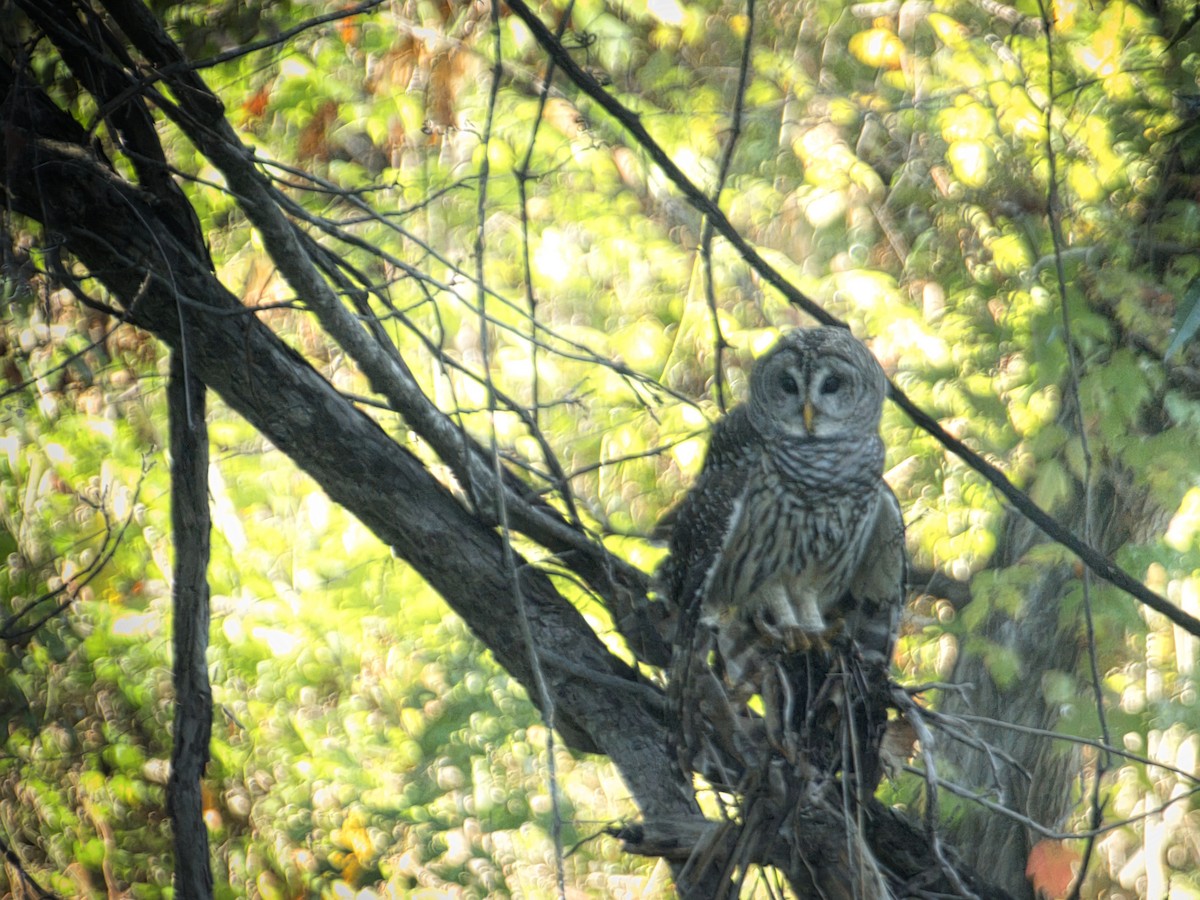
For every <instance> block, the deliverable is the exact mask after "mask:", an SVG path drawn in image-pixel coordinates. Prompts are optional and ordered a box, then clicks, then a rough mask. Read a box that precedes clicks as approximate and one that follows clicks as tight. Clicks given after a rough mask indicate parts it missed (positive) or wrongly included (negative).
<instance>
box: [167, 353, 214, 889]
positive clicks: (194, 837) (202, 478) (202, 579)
mask: <svg viewBox="0 0 1200 900" xmlns="http://www.w3.org/2000/svg"><path fill="white" fill-rule="evenodd" d="M204 400H205V388H204V383H203V382H202V381H200V379H199V378H197V377H196V376H195V375H194V374H192V373H190V372H188V370H187V368H186V367H185V366H184V363H183V355H182V354H181V353H179V352H172V353H171V374H170V377H169V379H168V381H167V415H168V417H169V419H170V432H171V529H172V533H173V537H174V544H175V567H174V568H175V571H174V584H173V585H172V586H171V594H172V608H173V611H174V620H173V626H172V634H171V638H172V643H173V647H174V651H175V663H174V673H173V674H174V682H175V731H174V736H173V741H172V745H171V778H170V781H169V782H168V784H167V808H168V810H169V811H170V814H171V821H172V824H173V825H174V829H175V865H176V868H175V889H176V891H177V892H178V894H179V896H180V897H182V898H184V900H207V898H210V897H212V889H213V876H212V868H211V867H210V865H209V860H208V827H207V826H206V825H205V823H204V803H203V798H202V795H201V791H200V780H201V779H202V778H203V777H204V769H205V767H206V766H207V765H208V746H209V739H210V737H211V736H212V712H213V710H212V687H211V686H210V685H209V682H208V660H207V651H208V623H209V602H208V600H209V597H208V560H209V543H210V537H211V527H212V522H211V517H210V514H209V509H208V426H207V425H206V424H205V421H204Z"/></svg>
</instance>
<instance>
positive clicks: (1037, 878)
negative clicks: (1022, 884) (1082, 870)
mask: <svg viewBox="0 0 1200 900" xmlns="http://www.w3.org/2000/svg"><path fill="white" fill-rule="evenodd" d="M1080 860H1081V857H1080V855H1079V851H1078V850H1076V849H1075V848H1074V847H1071V846H1069V845H1067V844H1064V843H1063V842H1062V841H1054V840H1050V839H1049V838H1047V839H1045V840H1041V841H1038V842H1037V843H1036V844H1034V845H1033V849H1032V850H1030V851H1029V860H1028V861H1027V862H1026V864H1025V877H1026V878H1028V879H1029V883H1030V884H1031V885H1033V890H1034V892H1035V893H1036V894H1037V895H1038V896H1039V897H1045V898H1047V900H1058V898H1061V897H1065V896H1067V892H1068V891H1070V890H1071V884H1072V883H1073V882H1074V881H1075V875H1076V873H1077V872H1078V871H1079V863H1080Z"/></svg>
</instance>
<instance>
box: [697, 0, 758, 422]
mask: <svg viewBox="0 0 1200 900" xmlns="http://www.w3.org/2000/svg"><path fill="white" fill-rule="evenodd" d="M746 22H747V24H746V38H745V40H744V41H743V42H742V61H741V66H740V68H739V69H738V83H737V90H736V91H735V93H734V97H733V112H732V113H730V120H731V121H730V126H729V140H728V141H726V143H725V149H724V150H723V151H722V152H721V162H720V165H719V167H718V169H717V183H716V185H715V186H714V187H713V194H712V199H713V203H714V204H717V205H718V206H719V205H720V202H721V192H722V191H723V190H724V189H725V181H726V179H728V178H729V167H730V165H731V164H732V163H733V151H734V149H735V148H736V147H737V141H738V138H739V137H741V134H742V106H743V104H744V103H745V100H746V82H747V81H748V80H749V74H750V51H751V50H752V49H753V47H754V0H746ZM712 239H713V223H712V220H711V219H709V218H705V220H704V229H703V231H702V232H701V235H700V258H701V259H702V260H703V262H704V295H705V298H706V299H707V301H708V310H709V315H710V316H711V317H712V328H713V382H714V384H713V387H714V388H715V389H716V392H717V407H718V408H719V409H720V410H721V412H722V413H724V412H725V411H726V409H725V367H724V360H725V350H726V349H727V348H728V347H729V342H728V341H726V340H725V334H724V332H722V331H721V317H720V315H719V314H718V311H717V295H716V289H715V287H714V286H713V270H712Z"/></svg>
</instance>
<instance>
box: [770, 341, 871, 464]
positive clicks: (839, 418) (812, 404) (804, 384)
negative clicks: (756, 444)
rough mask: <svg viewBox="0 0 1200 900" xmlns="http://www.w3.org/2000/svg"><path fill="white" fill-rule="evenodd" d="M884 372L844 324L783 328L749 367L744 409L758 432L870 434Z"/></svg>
mask: <svg viewBox="0 0 1200 900" xmlns="http://www.w3.org/2000/svg"><path fill="white" fill-rule="evenodd" d="M886 388H887V378H886V376H885V375H884V374H883V369H882V368H880V366H879V363H878V362H877V361H876V359H875V357H873V356H872V355H871V352H870V351H869V350H868V349H867V348H866V347H865V346H863V344H862V343H861V342H859V341H858V340H857V339H856V338H855V337H854V336H853V335H852V334H850V332H849V331H847V330H846V329H844V328H829V327H825V328H797V329H795V330H794V331H789V332H788V333H787V334H785V335H784V336H783V337H782V338H780V339H779V342H778V343H777V344H775V346H774V347H772V348H771V349H770V350H769V351H767V353H766V355H764V356H763V357H761V358H760V359H759V360H758V362H756V363H755V365H754V369H753V371H752V372H751V373H750V400H749V406H750V409H749V412H750V416H751V419H752V421H753V422H754V424H755V426H756V427H757V428H758V429H759V431H760V432H761V433H762V434H764V435H776V436H781V437H786V438H792V439H797V440H808V439H814V438H815V439H828V438H847V437H856V436H863V435H867V434H876V433H878V431H879V417H880V413H881V412H882V409H883V398H884V393H885V390H886Z"/></svg>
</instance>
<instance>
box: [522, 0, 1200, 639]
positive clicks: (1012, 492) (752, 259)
mask: <svg viewBox="0 0 1200 900" xmlns="http://www.w3.org/2000/svg"><path fill="white" fill-rule="evenodd" d="M506 2H507V3H508V7H509V9H511V10H512V11H513V13H514V14H515V15H516V16H517V17H518V18H520V19H521V21H522V22H524V23H525V24H526V26H528V28H529V30H530V31H531V32H532V33H533V36H534V38H536V40H537V42H538V43H539V44H541V46H542V49H544V50H545V51H546V53H547V54H549V55H550V57H551V58H552V59H553V60H554V61H555V64H556V65H557V66H558V68H560V69H561V70H562V71H563V73H564V74H566V75H567V77H569V78H570V79H571V81H572V82H573V83H574V84H575V86H576V87H578V88H579V90H581V91H582V92H583V93H585V94H586V95H587V96H588V97H590V98H591V99H592V100H594V101H595V102H596V103H597V104H598V105H599V106H600V107H601V108H603V109H604V110H605V111H606V112H607V113H608V114H609V115H610V116H612V117H613V119H615V120H616V121H617V122H618V123H619V124H620V125H621V126H622V127H624V128H625V130H626V131H627V132H629V134H630V136H631V137H633V139H634V140H635V141H636V142H637V144H638V146H640V147H641V148H642V150H644V151H645V152H646V154H647V155H648V156H649V157H650V159H651V160H653V161H654V163H655V165H657V166H658V167H659V169H661V170H662V172H663V174H664V175H666V176H667V178H668V179H669V180H670V181H671V183H672V184H674V185H675V187H676V189H677V190H678V191H679V192H680V193H681V194H683V196H684V198H685V199H686V200H687V201H688V203H690V204H691V205H692V207H694V208H695V209H696V210H697V211H698V212H700V213H702V214H703V215H704V216H705V217H706V218H707V219H708V221H710V222H712V224H713V227H714V228H715V229H716V230H717V231H718V232H719V233H720V234H721V236H722V237H723V238H725V240H727V241H729V243H730V244H731V245H732V246H733V247H734V249H735V250H737V252H738V254H739V255H740V256H741V257H742V259H743V260H745V262H746V264H747V265H749V266H750V267H751V268H752V269H754V271H756V272H757V273H758V274H759V275H760V276H762V278H763V280H764V281H766V282H767V283H768V284H770V285H771V286H772V287H774V288H775V289H776V290H778V291H779V292H780V293H781V294H782V295H783V296H784V297H785V298H786V299H787V300H788V302H790V303H792V304H793V305H795V306H798V307H799V308H800V309H802V310H804V311H805V312H806V313H808V314H809V315H810V316H812V317H813V318H814V319H816V320H817V321H818V322H821V323H823V324H826V325H834V326H840V327H843V328H844V327H846V323H844V322H842V321H841V320H840V319H838V318H836V317H835V316H833V315H831V314H830V313H829V312H827V311H826V310H825V309H823V308H822V307H821V306H820V305H819V304H818V303H817V302H816V301H815V300H813V299H812V298H811V297H809V296H808V295H806V294H805V293H803V292H802V291H800V290H799V289H798V288H797V287H796V286H795V285H793V284H792V283H791V282H790V281H788V280H787V278H786V277H784V275H783V274H782V273H780V272H779V271H778V270H777V269H775V268H774V267H773V266H771V265H770V264H769V263H768V262H767V261H766V260H765V259H763V257H762V256H761V255H760V254H759V253H758V251H757V250H755V249H754V247H753V246H752V245H751V244H750V242H749V241H747V240H746V239H745V238H744V237H742V235H741V234H740V233H739V232H738V231H737V229H736V228H735V227H734V226H733V224H732V223H731V222H730V221H729V219H728V218H727V217H726V216H725V214H724V213H723V212H722V211H721V209H720V207H719V206H718V205H717V203H716V202H715V201H714V200H713V199H712V198H710V197H709V196H708V195H707V194H705V193H704V192H703V191H702V190H700V188H699V187H697V186H696V185H695V184H694V183H693V182H692V181H691V179H689V178H688V177H687V176H686V175H685V174H684V173H683V171H682V170H681V169H680V168H679V167H678V166H677V165H675V163H674V162H673V161H672V160H671V157H670V156H669V155H667V152H666V151H665V150H664V149H663V148H662V146H661V145H660V144H659V143H658V142H657V141H656V140H654V138H653V137H652V136H651V135H650V133H649V132H648V131H647V130H646V127H645V126H644V125H643V124H642V122H641V119H640V118H639V116H638V115H637V113H635V112H633V111H632V110H631V109H629V108H628V107H627V106H625V105H624V104H623V103H621V101H619V100H618V99H617V98H615V97H614V96H612V95H611V94H610V93H608V92H607V91H606V90H605V89H604V87H603V86H602V85H601V84H600V82H599V81H597V80H596V78H595V77H594V76H593V75H591V74H590V73H589V72H587V71H586V70H585V69H584V68H583V67H581V66H580V65H579V64H578V63H576V62H575V60H574V58H573V57H572V56H571V54H570V52H568V51H567V49H566V48H565V47H564V46H563V44H562V42H561V41H558V40H556V39H555V37H554V35H553V34H552V33H551V32H550V30H549V29H548V28H547V27H546V26H545V24H543V23H542V21H541V19H539V18H538V17H537V15H536V14H535V13H534V12H533V11H532V10H531V9H530V8H529V6H528V5H527V4H526V3H525V2H524V0H506ZM888 395H889V396H890V397H891V399H892V402H893V403H895V404H896V405H897V406H898V407H900V409H902V410H904V412H905V413H906V414H907V415H908V417H909V418H910V419H912V420H913V422H915V423H916V424H917V426H919V427H920V428H921V429H922V430H924V431H925V432H927V433H928V434H929V435H931V436H932V437H933V438H934V439H935V440H937V441H938V443H940V444H941V445H942V446H943V447H945V448H946V449H947V450H949V451H950V452H951V453H953V454H954V455H955V456H957V457H958V458H959V459H961V460H962V461H963V462H965V463H966V464H967V465H968V466H970V467H971V468H972V469H974V470H975V471H976V472H978V473H979V474H980V475H982V476H983V478H984V479H985V480H986V481H987V482H988V483H989V484H991V485H992V486H993V487H994V488H995V489H996V490H997V491H998V492H999V493H1000V494H1001V495H1002V496H1003V497H1004V498H1005V499H1006V500H1008V501H1009V502H1010V503H1011V504H1012V505H1013V506H1014V507H1015V508H1016V509H1017V510H1018V511H1019V512H1020V513H1021V514H1022V515H1023V516H1025V517H1026V518H1028V519H1029V521H1030V522H1032V523H1033V524H1034V525H1035V526H1037V528H1038V529H1039V530H1040V531H1042V532H1043V533H1044V534H1045V535H1046V536H1047V537H1049V538H1051V539H1052V540H1054V541H1057V542H1058V543H1060V544H1062V545H1063V546H1064V547H1066V548H1067V549H1068V550H1070V551H1071V552H1073V553H1074V554H1075V555H1076V556H1078V557H1079V559H1080V560H1081V561H1082V562H1083V564H1084V565H1085V566H1087V567H1088V568H1089V569H1090V570H1091V571H1092V572H1094V573H1095V574H1096V575H1097V576H1099V577H1100V578H1103V579H1104V580H1105V581H1107V582H1109V583H1110V584H1113V585H1115V586H1116V587H1119V588H1120V589H1121V590H1123V591H1125V592H1126V593H1128V594H1129V595H1130V596H1132V597H1134V598H1135V599H1137V600H1139V601H1141V602H1142V603H1143V604H1145V605H1146V606H1148V607H1150V608H1151V609H1153V610H1154V611H1155V612H1158V613H1161V614H1162V615H1164V616H1166V617H1167V618H1168V619H1170V620H1171V621H1172V622H1174V623H1175V624H1176V625H1178V626H1179V627H1180V628H1182V629H1184V630H1185V631H1187V632H1188V633H1189V634H1193V635H1196V636H1197V637H1200V619H1197V618H1196V617H1195V616H1192V615H1190V614H1189V613H1187V612H1185V611H1183V610H1182V609H1180V608H1179V607H1178V606H1176V605H1175V604H1173V603H1171V601H1170V600H1168V599H1166V598H1165V597H1162V596H1160V595H1159V594H1156V593H1155V592H1154V591H1152V590H1150V589H1149V588H1148V587H1146V585H1144V584H1142V583H1141V582H1140V581H1138V580H1137V579H1135V578H1133V577H1132V576H1131V575H1129V573H1127V572H1125V571H1124V570H1123V569H1121V568H1119V567H1118V566H1117V565H1116V564H1115V563H1114V562H1113V561H1112V560H1111V559H1109V558H1108V557H1107V556H1105V555H1104V554H1103V553H1101V552H1100V551H1099V550H1097V549H1096V548H1095V547H1093V546H1092V545H1091V544H1089V543H1087V542H1086V541H1084V540H1082V539H1081V538H1079V536H1077V535H1076V534H1075V533H1074V532H1072V531H1071V530H1070V529H1069V528H1067V527H1066V526H1064V525H1063V524H1062V523H1061V522H1059V521H1058V520H1057V519H1055V518H1054V517H1053V516H1051V515H1050V514H1049V513H1047V512H1046V511H1045V510H1043V509H1042V508H1041V507H1040V506H1038V505H1037V504H1036V503H1034V502H1033V500H1031V499H1030V497H1029V495H1028V494H1026V493H1025V492H1024V491H1022V490H1021V489H1020V488H1018V487H1017V486H1016V485H1015V484H1013V483H1012V482H1011V481H1009V480H1008V478H1007V476H1005V474H1004V473H1003V472H1001V471H1000V470H999V469H998V468H996V467H995V466H993V465H992V464H991V463H989V462H988V461H987V460H985V459H984V458H983V457H982V456H980V455H979V454H978V453H976V452H975V451H974V450H972V449H971V448H970V447H968V446H967V445H966V444H964V443H963V442H962V441H960V440H958V439H957V438H955V437H954V436H953V435H951V434H950V433H949V432H947V431H946V430H945V429H944V428H942V426H941V425H939V424H938V422H937V421H936V420H935V419H934V418H933V417H932V416H931V415H929V413H927V412H925V411H924V410H922V409H921V408H920V407H918V406H917V405H916V404H915V403H914V402H913V401H912V400H911V399H909V397H908V396H907V395H906V394H905V393H904V392H903V391H902V390H901V389H900V388H898V387H897V386H896V385H895V384H894V383H891V382H889V384H888Z"/></svg>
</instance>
